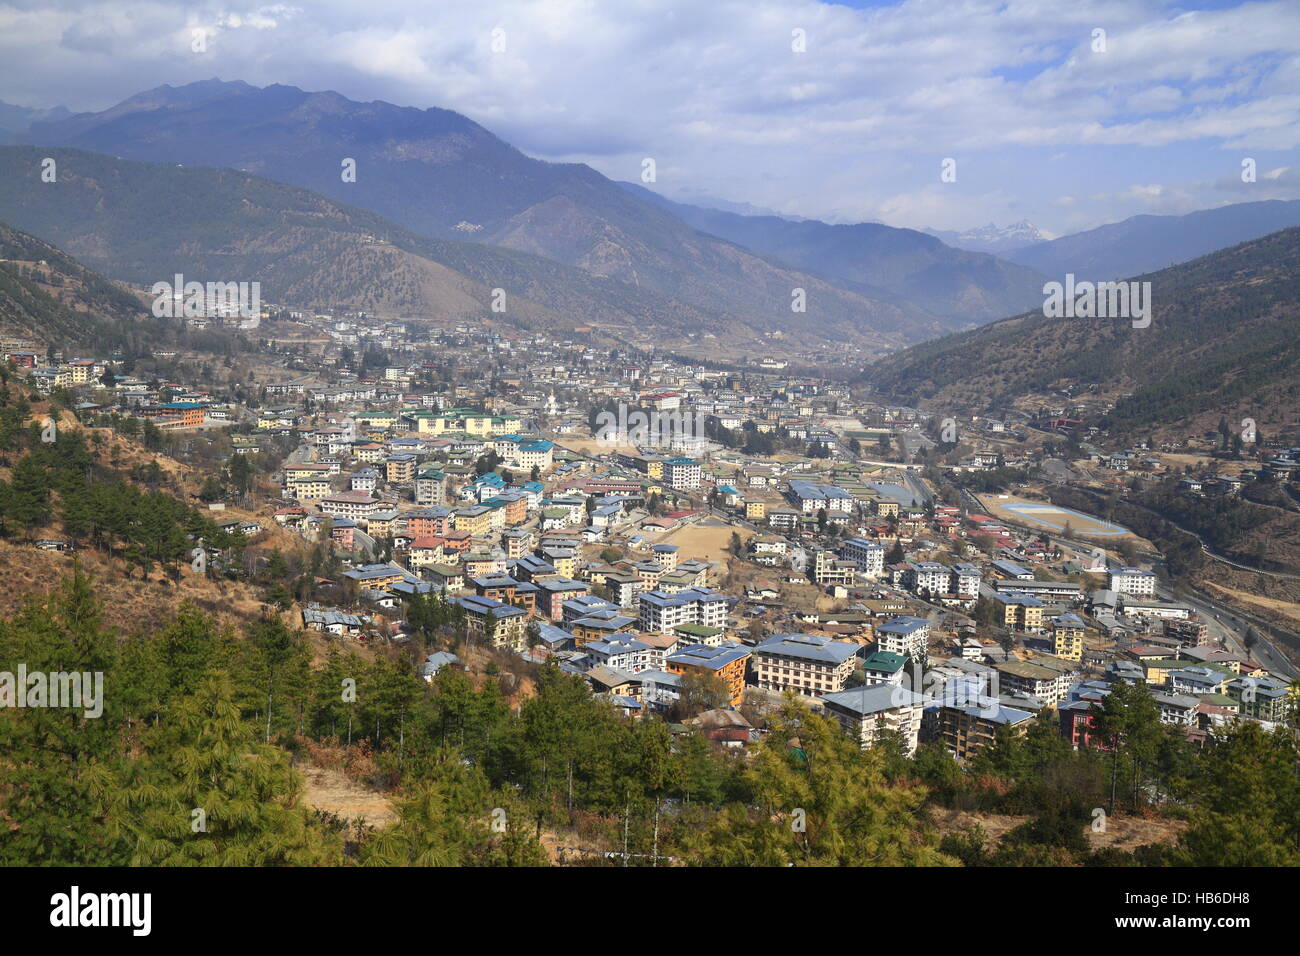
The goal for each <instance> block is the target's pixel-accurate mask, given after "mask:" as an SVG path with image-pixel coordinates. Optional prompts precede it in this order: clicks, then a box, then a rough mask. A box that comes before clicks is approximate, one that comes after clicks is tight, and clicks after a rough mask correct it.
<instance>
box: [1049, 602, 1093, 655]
mask: <svg viewBox="0 0 1300 956" xmlns="http://www.w3.org/2000/svg"><path fill="white" fill-rule="evenodd" d="M1084 627H1085V626H1084V623H1083V618H1081V617H1079V615H1077V614H1075V613H1073V612H1068V613H1066V614H1058V615H1057V616H1056V617H1054V618H1052V653H1053V654H1055V655H1056V656H1057V657H1064V658H1065V659H1066V660H1070V661H1081V660H1083V634H1084Z"/></svg>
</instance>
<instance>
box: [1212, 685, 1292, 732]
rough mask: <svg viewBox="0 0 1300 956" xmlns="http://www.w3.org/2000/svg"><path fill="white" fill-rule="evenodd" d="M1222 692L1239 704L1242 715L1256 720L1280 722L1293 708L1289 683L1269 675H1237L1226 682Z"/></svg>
mask: <svg viewBox="0 0 1300 956" xmlns="http://www.w3.org/2000/svg"><path fill="white" fill-rule="evenodd" d="M1224 693H1225V694H1227V695H1228V696H1229V697H1231V698H1232V699H1233V700H1235V701H1237V703H1238V704H1240V706H1241V714H1242V715H1243V716H1245V717H1254V718H1256V719H1257V720H1268V721H1273V722H1279V723H1280V722H1281V721H1284V720H1286V719H1287V718H1288V717H1290V716H1291V713H1292V711H1293V710H1294V708H1295V701H1294V700H1293V699H1292V696H1291V685H1289V684H1284V683H1282V681H1280V680H1274V679H1273V678H1271V677H1238V678H1237V679H1236V680H1233V681H1229V682H1228V685H1227V686H1226V687H1225V688H1224Z"/></svg>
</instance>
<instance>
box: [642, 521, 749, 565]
mask: <svg viewBox="0 0 1300 956" xmlns="http://www.w3.org/2000/svg"><path fill="white" fill-rule="evenodd" d="M733 532H734V533H735V534H738V535H740V540H741V541H742V542H745V541H748V540H749V539H750V538H752V537H753V536H754V532H752V531H750V530H748V529H747V528H737V527H735V526H733V525H729V524H727V523H726V522H723V521H719V520H718V519H717V518H703V519H701V520H699V521H697V522H694V523H692V524H688V525H686V526H685V527H683V528H678V529H676V530H675V531H672V532H669V533H668V534H667V535H665V536H664V537H663V538H662V539H661V540H660V541H658V542H656V543H657V544H660V543H661V544H675V545H677V547H678V548H680V549H681V550H680V551H679V552H678V555H677V556H678V558H679V559H682V558H699V559H700V560H702V561H724V560H726V558H727V556H728V554H729V549H730V547H731V535H732V533H733Z"/></svg>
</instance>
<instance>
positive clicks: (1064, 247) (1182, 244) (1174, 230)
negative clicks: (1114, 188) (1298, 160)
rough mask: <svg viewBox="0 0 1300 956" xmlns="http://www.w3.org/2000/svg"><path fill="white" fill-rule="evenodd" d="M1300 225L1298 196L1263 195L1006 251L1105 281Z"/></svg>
mask: <svg viewBox="0 0 1300 956" xmlns="http://www.w3.org/2000/svg"><path fill="white" fill-rule="evenodd" d="M1292 226H1300V200H1290V201H1286V200H1279V199H1271V200H1263V201H1260V202H1248V203H1236V204H1234V205H1230V206H1220V207H1218V208H1217V209H1202V210H1200V211H1198V212H1192V213H1188V214H1187V215H1185V216H1133V217H1132V218H1131V219H1125V220H1124V221H1123V222H1117V223H1113V224H1111V225H1108V226H1100V227H1098V228H1096V229H1089V230H1088V231H1087V232H1079V233H1074V234H1073V235H1069V236H1062V237H1061V238H1059V239H1053V240H1052V241H1051V242H1044V243H1038V244H1037V245H1032V246H1026V247H1025V248H1023V249H1017V250H1014V251H1011V252H1008V253H1007V255H1006V258H1007V259H1009V260H1011V261H1012V262H1018V263H1020V264H1021V265H1024V266H1028V267H1030V268H1031V269H1037V270H1038V271H1039V272H1042V273H1044V274H1046V275H1049V276H1051V277H1052V278H1053V279H1056V280H1059V279H1060V278H1061V276H1063V275H1065V274H1066V273H1073V274H1074V275H1075V276H1076V278H1078V279H1088V280H1093V281H1096V280H1105V279H1119V278H1122V277H1124V276H1130V275H1136V274H1137V273H1139V272H1152V271H1154V270H1156V269H1164V268H1167V267H1169V266H1172V265H1177V264H1178V263H1180V262H1188V261H1190V260H1192V259H1195V258H1196V257H1197V256H1203V255H1206V254H1208V253H1211V252H1214V251H1215V250H1217V249H1225V248H1227V247H1228V246H1233V245H1236V244H1237V243H1239V242H1247V241H1249V240H1251V239H1258V238H1260V237H1261V236H1266V235H1268V234H1269V233H1272V232H1277V231H1278V230H1280V229H1287V228H1290V227H1292Z"/></svg>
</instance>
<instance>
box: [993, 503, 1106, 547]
mask: <svg viewBox="0 0 1300 956" xmlns="http://www.w3.org/2000/svg"><path fill="white" fill-rule="evenodd" d="M980 501H982V502H983V503H984V505H985V507H987V508H988V509H989V510H990V511H992V512H993V513H994V514H995V515H997V516H998V517H1000V518H1004V519H1005V520H1008V521H1020V522H1023V523H1024V524H1027V525H1030V526H1031V527H1039V528H1046V529H1047V530H1048V531H1064V530H1065V526H1066V525H1067V524H1068V525H1069V526H1070V530H1071V532H1073V533H1074V534H1079V535H1087V536H1088V537H1097V538H1119V537H1122V536H1124V535H1126V534H1128V533H1129V530H1128V528H1125V527H1123V526H1122V525H1117V524H1114V523H1113V522H1110V521H1104V520H1102V519H1101V518H1094V517H1093V516H1092V515H1086V514H1084V513H1083V512H1081V511H1074V510H1073V509H1071V508H1062V507H1060V506H1059V505H1053V504H1048V503H1046V502H1042V501H1025V500H1023V499H1019V498H1010V497H1008V498H1000V497H998V496H997V495H980Z"/></svg>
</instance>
